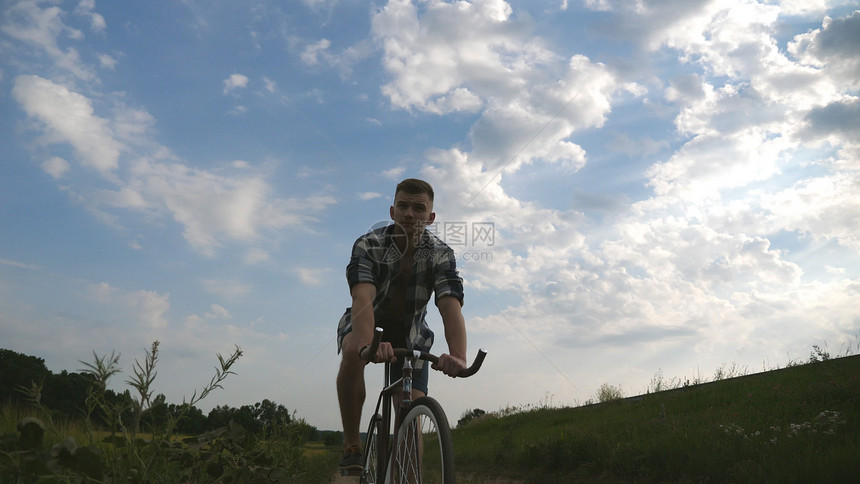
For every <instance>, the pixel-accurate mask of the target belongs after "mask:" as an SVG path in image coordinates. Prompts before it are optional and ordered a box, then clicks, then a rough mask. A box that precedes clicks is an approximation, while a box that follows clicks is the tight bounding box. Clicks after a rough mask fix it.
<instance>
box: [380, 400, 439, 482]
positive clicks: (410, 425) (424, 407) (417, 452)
mask: <svg viewBox="0 0 860 484" xmlns="http://www.w3.org/2000/svg"><path fill="white" fill-rule="evenodd" d="M390 475H391V479H390V482H392V483H396V484H418V483H421V484H436V483H438V484H452V483H453V482H454V445H453V443H452V442H451V429H450V427H449V426H448V418H447V417H446V416H445V412H444V411H443V410H442V406H441V405H439V402H437V401H436V400H434V399H432V398H430V397H421V398H418V399H416V400H415V401H414V402H413V403H412V405H411V406H410V407H409V410H408V411H407V412H406V416H405V417H404V418H403V422H402V423H401V424H400V429H399V430H398V432H397V439H396V444H395V447H394V454H393V464H392V466H391V469H390Z"/></svg>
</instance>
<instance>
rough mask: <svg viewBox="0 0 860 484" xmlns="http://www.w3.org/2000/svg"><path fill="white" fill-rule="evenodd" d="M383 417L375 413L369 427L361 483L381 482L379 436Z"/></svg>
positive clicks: (378, 483) (376, 483) (372, 483)
mask: <svg viewBox="0 0 860 484" xmlns="http://www.w3.org/2000/svg"><path fill="white" fill-rule="evenodd" d="M381 426H382V417H381V416H379V415H374V416H373V417H372V418H371V419H370V426H369V427H368V428H367V440H365V443H364V469H363V470H362V472H361V484H381V483H382V480H381V479H379V476H380V474H379V471H380V465H379V464H380V458H379V436H380V435H382V434H381V429H380V427H381Z"/></svg>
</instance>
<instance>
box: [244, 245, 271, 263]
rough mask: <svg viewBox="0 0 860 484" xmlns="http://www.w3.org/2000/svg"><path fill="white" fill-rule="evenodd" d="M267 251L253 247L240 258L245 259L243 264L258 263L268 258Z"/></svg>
mask: <svg viewBox="0 0 860 484" xmlns="http://www.w3.org/2000/svg"><path fill="white" fill-rule="evenodd" d="M270 258H271V257H270V256H269V252H268V251H265V250H263V249H260V248H253V249H251V250H249V251H248V252H247V253H246V254H245V256H244V257H243V258H242V260H244V261H245V264H249V265H254V264H259V263H261V262H266V261H268V260H269V259H270Z"/></svg>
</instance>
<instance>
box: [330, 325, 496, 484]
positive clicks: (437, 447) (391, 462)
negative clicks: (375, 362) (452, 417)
mask: <svg viewBox="0 0 860 484" xmlns="http://www.w3.org/2000/svg"><path fill="white" fill-rule="evenodd" d="M381 340H382V328H376V330H375V332H374V335H373V341H372V342H371V344H370V345H368V346H366V347H364V348H363V349H362V350H361V353H360V355H361V357H362V359H364V360H365V361H368V362H370V361H371V359H372V358H373V355H375V354H376V349H377V347H378V346H379V343H380V341H381ZM394 355H395V356H396V357H397V358H403V359H404V362H403V374H402V376H401V378H400V379H398V380H397V381H395V382H394V383H391V384H390V385H388V386H385V387H384V388H383V389H382V391H381V392H380V393H379V399H378V400H377V403H376V410H375V411H374V415H373V417H371V419H370V425H369V426H368V430H367V439H366V440H365V443H364V468H363V469H362V470H361V471H360V472H359V476H360V482H361V483H362V484H384V483H385V484H393V483H397V484H401V483H409V484H412V483H422V484H430V483H442V484H451V483H453V482H454V444H453V442H452V440H451V429H450V427H449V425H448V418H447V417H446V416H445V412H444V411H443V410H442V406H441V405H440V404H439V402H438V401H436V399H434V398H432V397H429V396H423V397H419V398H417V399H415V401H414V402H413V401H412V371H413V361H416V360H423V361H426V362H429V363H436V362H437V361H438V360H439V357H438V356H435V355H432V354H430V353H426V352H423V351H413V350H407V349H405V348H395V350H394ZM486 355H487V353H486V352H485V351H484V350H483V349H482V350H479V351H478V354H477V356H476V357H475V360H474V361H473V362H472V366H470V367H469V368H466V369H465V370H463V371H462V372H460V374H459V375H457V376H458V377H460V378H466V377H469V376H472V375H474V374H475V373H477V372H478V370H479V369H480V368H481V365H482V364H483V362H484V357H485V356H486ZM390 371H391V369H390V363H388V362H385V380H384V383H383V385H386V384H387V383H388V381H389V376H390ZM398 393H400V395H401V396H402V399H401V401H400V412H399V414H398V418H397V421H396V422H394V424H395V426H394V433H391V431H392V429H391V424H392V418H391V410H392V408H393V400H394V396H395V395H396V394H398ZM392 435H393V436H394V444H395V445H394V447H391V448H390V447H389V446H390V440H391V436H392ZM345 474H346V475H355V474H354V473H353V474H347V473H345Z"/></svg>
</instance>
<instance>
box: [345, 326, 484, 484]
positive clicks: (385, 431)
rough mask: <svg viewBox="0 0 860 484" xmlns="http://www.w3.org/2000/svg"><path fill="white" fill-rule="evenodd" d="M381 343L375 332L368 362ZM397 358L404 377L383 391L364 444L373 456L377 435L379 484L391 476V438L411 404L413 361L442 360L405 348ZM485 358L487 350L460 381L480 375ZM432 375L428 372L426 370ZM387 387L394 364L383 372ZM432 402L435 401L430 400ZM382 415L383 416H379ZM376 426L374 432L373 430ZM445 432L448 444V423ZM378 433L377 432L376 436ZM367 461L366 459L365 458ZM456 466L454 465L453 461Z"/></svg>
mask: <svg viewBox="0 0 860 484" xmlns="http://www.w3.org/2000/svg"><path fill="white" fill-rule="evenodd" d="M381 340H382V329H381V328H376V330H375V333H374V336H373V341H372V342H371V344H370V345H368V346H366V347H365V348H363V349H362V350H361V352H360V353H359V354H360V355H361V357H362V359H364V360H365V361H368V362H370V361H372V359H373V357H374V355H375V354H376V350H377V348H378V346H379V343H380V341H381ZM394 354H395V356H396V357H398V358H403V359H404V362H403V373H402V375H401V377H400V378H399V379H398V380H397V381H395V382H392V383H390V384H388V385H387V386H385V387H384V388H383V389H382V391H381V392H380V393H379V399H378V400H377V402H376V409H375V411H374V414H373V416H372V417H371V419H370V427H369V428H368V435H367V439H368V440H367V442H366V443H365V451H366V455H367V454H369V453H370V451H371V450H372V447H373V444H374V442H371V439H372V438H373V437H372V436H373V435H374V434H375V435H376V440H375V454H376V469H375V472H376V482H382V481H380V479H383V480H384V479H386V477H387V473H388V472H389V470H390V469H389V466H390V465H392V463H391V461H392V457H393V455H392V454H393V452H392V445H391V437H392V435H393V436H394V438H395V439H396V438H397V437H398V430H399V427H400V425H401V424H402V422H403V420H404V418H405V417H406V413H407V411H408V409H409V408H410V406H411V404H412V373H413V361H417V360H423V361H424V362H426V363H435V362H437V361H438V360H439V358H438V357H437V356H434V355H432V354H430V353H426V352H422V351H412V350H407V349H403V348H396V349H395V350H394ZM485 356H486V352H485V351H484V350H480V351H478V355H477V356H476V357H475V360H474V361H473V362H472V366H470V367H469V368H467V369H465V370H463V371H462V372H460V374H458V375H457V376H459V377H463V378H465V377H468V376H471V375H474V374H475V373H477V371H478V370H479V369H480V367H481V365H482V364H483V361H484V357H485ZM426 370H427V371H429V368H428V369H426ZM384 378H385V380H384V383H383V384H387V383H388V382H389V381H390V379H391V364H390V363H388V362H385V371H384ZM398 393H400V395H401V399H400V404H399V408H398V410H399V411H398V412H397V415H396V419H394V422H393V423H394V429H393V434H392V433H391V432H392V415H391V411H392V409H393V408H394V405H393V401H394V398H395V396H396V395H397V394H398ZM423 398H427V397H423ZM430 400H432V399H430ZM434 404H435V405H436V406H437V407H438V403H436V402H434ZM380 411H381V413H380ZM438 412H439V413H443V412H442V410H441V407H438ZM374 426H375V429H374ZM445 429H446V432H448V440H449V441H450V431H448V430H447V422H446V423H445ZM374 430H375V432H374ZM366 458H367V457H366ZM451 462H452V464H453V461H451ZM368 472H370V471H369V469H367V468H365V469H364V471H362V476H363V478H362V482H364V478H366V477H367V475H368Z"/></svg>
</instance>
